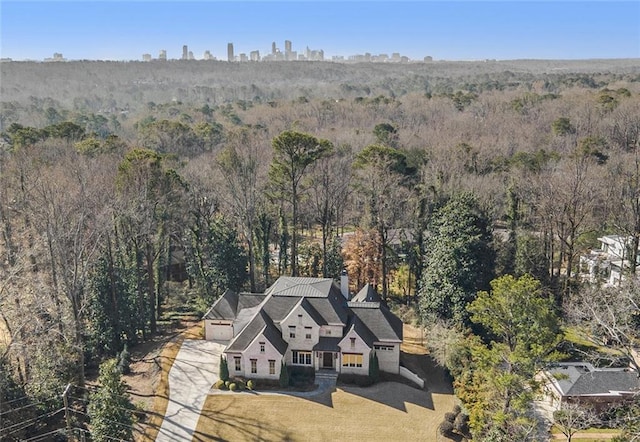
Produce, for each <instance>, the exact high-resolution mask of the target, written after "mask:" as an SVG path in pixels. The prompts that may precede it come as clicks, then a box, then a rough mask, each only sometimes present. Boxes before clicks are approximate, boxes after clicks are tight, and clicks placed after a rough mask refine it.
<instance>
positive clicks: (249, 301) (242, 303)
mask: <svg viewBox="0 0 640 442" xmlns="http://www.w3.org/2000/svg"><path fill="white" fill-rule="evenodd" d="M264 298H265V295H264V294H262V293H240V295H238V312H240V311H241V310H243V309H245V308H252V307H255V306H257V305H259V304H260V303H261V302H262V301H264Z"/></svg>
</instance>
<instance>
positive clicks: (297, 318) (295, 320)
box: [280, 305, 320, 364]
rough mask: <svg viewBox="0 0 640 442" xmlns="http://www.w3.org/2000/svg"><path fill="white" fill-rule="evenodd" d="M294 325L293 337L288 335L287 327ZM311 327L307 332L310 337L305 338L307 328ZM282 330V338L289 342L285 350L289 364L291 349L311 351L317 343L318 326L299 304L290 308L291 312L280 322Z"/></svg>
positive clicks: (318, 335) (318, 336)
mask: <svg viewBox="0 0 640 442" xmlns="http://www.w3.org/2000/svg"><path fill="white" fill-rule="evenodd" d="M292 326H293V327H295V328H296V329H295V330H296V333H295V338H291V337H290V333H289V327H292ZM306 327H311V329H310V330H309V332H310V333H311V338H310V339H307V338H306V333H307V329H306ZM280 329H281V330H282V339H284V340H285V342H288V343H289V351H287V364H291V363H292V361H291V350H305V351H311V350H312V349H313V346H314V345H316V344H317V343H318V339H319V338H320V326H319V325H318V324H316V322H315V321H314V320H313V319H312V318H311V316H310V315H309V313H307V312H306V311H305V309H304V308H302V307H301V306H300V305H298V306H297V307H295V308H294V309H293V310H291V313H289V315H287V317H286V318H284V319H283V320H282V322H280Z"/></svg>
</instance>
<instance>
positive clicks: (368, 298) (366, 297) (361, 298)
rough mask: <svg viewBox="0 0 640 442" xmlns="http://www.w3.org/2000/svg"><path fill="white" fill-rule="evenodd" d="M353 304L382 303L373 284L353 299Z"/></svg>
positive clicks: (365, 287)
mask: <svg viewBox="0 0 640 442" xmlns="http://www.w3.org/2000/svg"><path fill="white" fill-rule="evenodd" d="M350 301H351V302H380V296H379V295H378V293H377V292H376V291H375V289H374V288H373V286H372V285H371V284H366V285H365V286H364V287H362V289H361V290H360V291H359V292H358V293H356V295H355V296H354V297H353V298H351V300H350Z"/></svg>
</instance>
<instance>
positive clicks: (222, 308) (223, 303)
mask: <svg viewBox="0 0 640 442" xmlns="http://www.w3.org/2000/svg"><path fill="white" fill-rule="evenodd" d="M237 314H238V294H237V293H235V292H234V291H232V290H226V291H225V292H224V293H223V294H222V296H220V297H219V298H218V299H217V300H216V302H214V303H213V305H212V306H211V308H210V309H209V311H208V312H207V313H205V314H204V316H203V318H202V319H226V320H233V319H235V318H236V316H237Z"/></svg>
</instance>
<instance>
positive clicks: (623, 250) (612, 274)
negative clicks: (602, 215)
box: [580, 235, 639, 285]
mask: <svg viewBox="0 0 640 442" xmlns="http://www.w3.org/2000/svg"><path fill="white" fill-rule="evenodd" d="M632 240H633V238H632V237H631V236H621V235H606V236H603V237H600V238H598V241H599V242H600V248H599V249H595V250H591V251H590V252H589V253H588V254H586V255H583V256H581V257H580V267H581V273H582V275H584V276H585V277H586V278H587V279H588V280H589V281H590V282H596V281H603V282H604V283H605V285H616V284H619V283H620V281H622V280H623V279H624V274H625V272H626V271H628V270H629V269H630V268H631V265H632V263H631V257H630V255H631V253H630V250H631V246H632V244H633V241H632ZM638 264H639V263H636V267H638Z"/></svg>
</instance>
